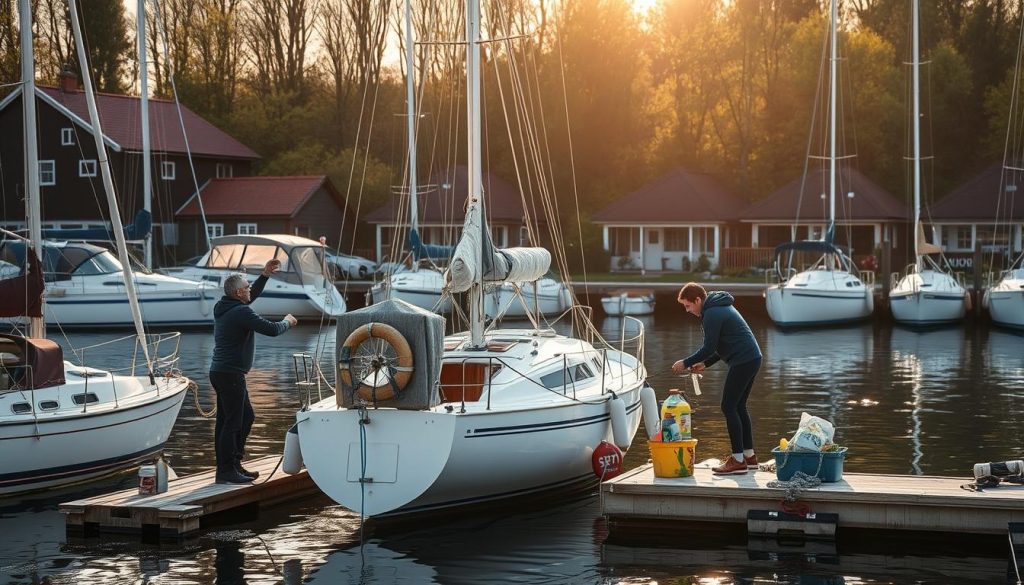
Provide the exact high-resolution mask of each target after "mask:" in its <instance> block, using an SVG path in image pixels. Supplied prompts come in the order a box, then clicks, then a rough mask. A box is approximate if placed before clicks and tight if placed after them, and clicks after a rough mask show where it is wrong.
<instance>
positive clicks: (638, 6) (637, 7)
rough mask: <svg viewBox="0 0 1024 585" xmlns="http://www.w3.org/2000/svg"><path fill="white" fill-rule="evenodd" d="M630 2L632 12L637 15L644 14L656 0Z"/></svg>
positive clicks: (632, 0) (633, 0)
mask: <svg viewBox="0 0 1024 585" xmlns="http://www.w3.org/2000/svg"><path fill="white" fill-rule="evenodd" d="M631 2H632V4H633V12H635V13H636V14H637V15H639V16H644V15H646V14H647V13H648V12H650V11H651V9H652V8H654V6H655V5H656V4H657V3H658V0H631Z"/></svg>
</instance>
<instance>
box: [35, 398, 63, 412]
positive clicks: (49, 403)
mask: <svg viewBox="0 0 1024 585" xmlns="http://www.w3.org/2000/svg"><path fill="white" fill-rule="evenodd" d="M58 408H60V403H59V402H57V401H56V400H40V401H39V410H57V409H58Z"/></svg>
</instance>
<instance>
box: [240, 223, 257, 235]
mask: <svg viewBox="0 0 1024 585" xmlns="http://www.w3.org/2000/svg"><path fill="white" fill-rule="evenodd" d="M256 225H257V224H254V223H240V224H238V235H240V236H255V235H256Z"/></svg>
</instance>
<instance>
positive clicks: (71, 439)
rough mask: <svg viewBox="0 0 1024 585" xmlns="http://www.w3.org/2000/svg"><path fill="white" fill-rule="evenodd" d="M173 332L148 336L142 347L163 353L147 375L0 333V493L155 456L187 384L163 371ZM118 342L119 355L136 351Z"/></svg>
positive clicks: (80, 477) (173, 356) (174, 345)
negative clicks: (74, 358) (76, 360)
mask: <svg viewBox="0 0 1024 585" xmlns="http://www.w3.org/2000/svg"><path fill="white" fill-rule="evenodd" d="M179 335H180V334H178V333H167V334H162V335H153V336H150V337H149V342H148V344H149V349H150V351H153V352H163V355H159V358H158V362H157V367H158V368H159V370H158V371H157V372H156V375H154V376H153V377H152V378H151V377H150V376H148V375H136V374H135V373H133V370H135V364H134V363H130V365H129V366H128V367H126V368H124V369H123V371H120V370H119V371H111V370H103V369H97V368H90V367H85V366H81V365H76V364H73V363H72V362H70V361H66V360H64V359H63V356H62V352H61V348H60V346H58V345H57V344H56V343H53V342H51V341H49V340H46V339H30V338H25V337H21V336H17V335H12V334H0V462H2V463H0V496H7V495H11V494H15V493H20V492H26V491H35V490H40V489H45V488H51V487H56V486H61V485H66V484H71V483H78V482H81V481H85V480H88V479H92V478H96V477H100V476H103V475H107V474H110V473H112V472H116V471H118V470H121V469H124V468H126V467H130V466H131V465H133V464H136V463H138V462H140V461H143V460H146V459H152V458H153V457H155V456H156V455H158V454H159V453H160V452H161V451H162V450H163V447H164V443H165V442H166V441H167V437H168V436H169V435H170V432H171V428H172V427H173V426H174V421H175V419H177V417H178V411H179V410H180V409H181V404H182V401H183V400H184V398H185V394H186V393H187V390H188V386H189V380H188V378H184V377H181V376H165V375H164V373H163V372H165V371H171V370H172V369H173V368H176V367H177V364H176V361H177V352H178V343H179V341H180V340H179ZM135 339H136V338H135V337H131V338H125V340H123V341H134V340H135ZM122 345H123V346H124V349H125V352H124V355H127V356H131V355H132V354H133V349H134V350H135V351H138V348H137V347H136V348H133V347H132V344H131V343H122ZM81 349H84V350H85V355H86V356H88V353H89V352H88V349H89V348H81ZM138 355H139V358H141V355H142V354H141V352H140V353H139V354H138ZM140 362H141V359H140ZM139 370H140V373H144V372H145V367H144V365H143V364H141V363H140V364H139Z"/></svg>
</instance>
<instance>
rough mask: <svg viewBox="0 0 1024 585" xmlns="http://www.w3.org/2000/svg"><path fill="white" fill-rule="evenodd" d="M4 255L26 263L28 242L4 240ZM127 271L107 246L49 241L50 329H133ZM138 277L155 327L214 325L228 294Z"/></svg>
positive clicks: (209, 286) (142, 302)
mask: <svg viewBox="0 0 1024 585" xmlns="http://www.w3.org/2000/svg"><path fill="white" fill-rule="evenodd" d="M0 257H3V258H7V259H8V260H9V261H10V263H11V264H13V265H16V266H21V265H24V258H25V244H24V243H23V242H21V241H17V240H5V241H3V242H0ZM122 269H123V268H122V265H121V262H120V261H119V260H118V259H117V258H116V257H115V256H114V255H113V254H111V253H110V251H109V250H107V249H106V248H103V247H100V246H96V245H93V244H86V243H81V242H45V243H44V245H43V271H44V274H45V278H46V311H47V325H48V326H50V327H53V328H61V329H126V328H131V327H133V322H132V313H131V310H130V308H129V300H128V296H127V294H126V293H125V287H124V281H123V280H122V279H121V273H122ZM3 272H4V271H3V270H2V269H0V278H2V277H4V276H7V277H11V276H16V275H17V274H18V273H17V272H15V271H13V270H8V271H7V272H8V274H3ZM132 278H133V279H134V284H135V288H136V290H137V291H138V302H139V306H140V308H141V311H142V314H143V318H144V320H145V321H146V324H147V325H149V326H150V327H212V326H213V305H214V304H215V303H216V302H217V299H219V298H220V296H221V294H222V292H221V289H220V287H219V286H217V285H216V284H214V283H211V282H196V281H193V280H185V279H182V278H175V277H172V276H166V275H163V274H154V273H145V272H133V273H132ZM22 321H23V320H22Z"/></svg>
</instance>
